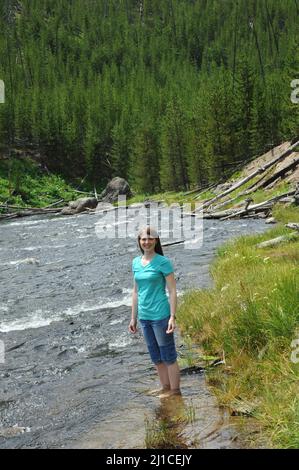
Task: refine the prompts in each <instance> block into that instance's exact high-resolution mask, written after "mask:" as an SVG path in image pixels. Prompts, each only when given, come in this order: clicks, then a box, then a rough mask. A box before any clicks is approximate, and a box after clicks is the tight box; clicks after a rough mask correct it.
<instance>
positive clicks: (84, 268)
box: [0, 213, 265, 448]
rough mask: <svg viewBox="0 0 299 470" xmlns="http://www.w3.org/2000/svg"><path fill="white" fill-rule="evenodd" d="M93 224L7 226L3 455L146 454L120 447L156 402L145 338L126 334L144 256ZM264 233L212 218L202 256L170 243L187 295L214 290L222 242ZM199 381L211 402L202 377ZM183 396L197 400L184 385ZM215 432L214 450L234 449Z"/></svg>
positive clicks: (35, 220) (1, 235) (0, 240)
mask: <svg viewBox="0 0 299 470" xmlns="http://www.w3.org/2000/svg"><path fill="white" fill-rule="evenodd" d="M97 217H98V215H97V214H85V213H84V214H80V215H76V216H59V215H52V216H33V217H26V218H20V219H14V220H12V221H6V222H2V223H1V224H0V341H1V342H2V343H1V344H2V346H3V347H4V352H5V357H4V361H2V362H3V363H0V448H31V447H34V448H55V447H58V448H61V447H74V446H76V445H77V446H78V447H92V446H93V445H94V446H97V447H102V448H107V447H109V448H113V447H134V446H137V447H138V446H141V447H142V443H141V444H140V443H138V442H137V441H136V439H135V441H134V439H133V441H132V438H131V440H130V438H129V437H128V436H127V438H126V439H124V432H125V430H126V429H127V428H128V416H132V403H135V404H136V403H137V404H138V403H139V405H138V406H137V408H135V410H134V413H135V415H136V416H137V417H138V415H139V418H140V419H139V421H138V418H136V417H135V418H133V420H134V419H135V420H136V419H137V421H138V422H139V424H140V423H141V424H142V421H143V420H144V414H146V413H147V410H149V409H151V410H152V411H153V410H154V409H155V406H157V404H155V403H156V402H153V401H152V400H153V399H152V398H149V397H148V396H146V395H145V394H144V393H143V390H144V389H146V388H148V387H149V388H150V387H151V385H152V382H153V381H154V380H155V373H154V369H153V367H152V365H151V363H150V360H149V357H148V353H147V351H146V347H145V344H144V341H143V338H142V336H141V333H140V332H138V334H136V335H130V334H129V332H128V323H129V320H130V311H131V308H130V306H131V291H132V279H133V278H132V272H131V263H132V259H133V258H134V257H135V256H138V255H139V254H140V252H139V249H138V246H137V242H136V240H135V239H133V238H115V239H100V238H99V237H98V236H97V234H96V231H95V221H96V219H97ZM264 230H265V223H264V221H262V220H252V219H244V220H238V221H225V222H218V221H213V220H205V221H204V223H203V245H202V247H201V248H200V249H196V250H188V249H185V248H184V245H183V244H177V245H173V246H167V247H165V248H164V254H165V255H166V256H168V257H169V258H170V259H171V261H172V263H173V265H174V268H175V277H176V280H177V289H178V294H179V296H180V295H182V294H183V293H184V292H185V291H186V290H188V289H192V288H205V287H209V286H210V285H211V278H210V275H209V267H210V264H211V261H212V259H213V257H214V256H215V252H216V249H217V247H218V246H220V245H221V244H223V243H224V242H225V241H227V240H229V239H232V238H234V237H236V236H240V235H242V234H251V233H258V232H263V231H264ZM166 241H167V239H164V238H162V239H161V242H162V244H163V242H166ZM179 341H180V340H179V339H178V342H179ZM178 348H180V344H178ZM196 383H197V385H198V387H199V389H200V390H201V393H202V394H205V396H206V398H207V399H210V398H209V396H208V394H207V391H206V389H205V388H204V387H205V386H204V380H203V379H202V378H201V379H197V382H196ZM188 387H189V388H188ZM191 389H192V390H193V392H190V390H191ZM185 390H186V395H187V396H188V394H189V396H190V395H192V393H194V395H196V394H198V391H196V390H194V387H193V385H192V384H190V383H189V382H188V380H187V379H186V381H185ZM187 390H189V392H187ZM182 391H183V395H184V378H182ZM120 416H121V419H120ZM137 421H135V424H136V423H137ZM107 423H110V424H107ZM131 424H132V423H131ZM141 424H140V426H141V427H142V425H141ZM141 434H142V432H141V431H140V433H139V434H138V436H139V439H140V436H141ZM88 436H89V437H88ZM217 436H218V437H217ZM217 436H216V437H215V438H214V440H213V439H212V440H211V441H210V442H211V445H210V447H221V446H223V447H229V444H227V443H223V433H222V434H221V435H220V437H219V432H218V435H217ZM137 440H138V438H137ZM224 440H225V438H224ZM140 442H141V441H140Z"/></svg>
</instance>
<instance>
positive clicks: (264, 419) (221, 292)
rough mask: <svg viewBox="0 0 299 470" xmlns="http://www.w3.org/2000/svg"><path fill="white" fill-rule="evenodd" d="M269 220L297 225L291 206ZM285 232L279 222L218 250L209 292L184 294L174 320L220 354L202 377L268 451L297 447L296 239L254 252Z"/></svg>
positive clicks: (298, 255)
mask: <svg viewBox="0 0 299 470" xmlns="http://www.w3.org/2000/svg"><path fill="white" fill-rule="evenodd" d="M274 216H275V217H276V218H277V220H280V221H281V222H283V223H285V222H296V221H297V222H299V209H298V208H296V207H290V208H285V207H284V208H283V209H282V208H281V207H277V208H275V209H274ZM288 232H290V231H289V230H288V229H286V228H285V227H284V226H283V224H279V225H277V226H275V227H274V228H272V229H270V230H269V231H267V233H264V234H262V235H255V236H248V237H241V238H240V239H238V240H237V241H234V242H231V243H228V244H226V245H225V246H223V247H222V248H221V249H219V251H218V256H217V259H216V261H215V263H214V264H213V266H212V268H211V274H212V278H213V281H214V287H213V288H212V289H207V290H200V291H189V292H188V293H187V294H186V295H185V296H184V297H183V299H182V302H181V304H180V308H179V314H178V321H179V325H180V329H181V331H182V333H183V335H187V336H188V337H190V338H191V339H192V340H193V342H194V343H195V344H198V345H200V347H201V348H202V349H203V351H204V354H209V355H218V356H223V353H224V355H225V359H226V364H225V365H223V366H221V367H218V368H217V369H213V370H212V371H210V372H209V373H208V379H209V383H210V384H211V386H213V387H214V391H215V393H216V394H217V396H218V399H219V402H220V404H222V405H224V406H228V407H229V408H230V409H231V410H232V411H233V410H235V408H236V404H238V405H239V406H240V405H242V404H243V405H244V406H245V408H247V409H249V410H250V414H251V415H252V416H254V417H255V418H257V423H258V424H259V425H260V426H261V428H262V429H263V433H262V434H263V436H266V437H267V440H269V442H270V445H272V446H273V447H291V448H298V447H299V432H298V426H299V396H298V379H299V364H297V363H294V362H292V360H291V354H292V352H293V354H295V353H296V350H295V349H294V345H293V347H292V345H291V343H292V341H293V340H295V339H297V338H298V339H299V269H298V265H299V240H297V241H292V242H289V243H284V244H282V245H279V246H277V247H275V248H264V249H261V248H257V247H256V245H257V243H259V242H261V241H264V240H269V239H272V238H275V237H277V236H279V235H282V234H286V233H288ZM298 343H299V341H298ZM297 356H298V359H299V354H298V355H297ZM297 356H296V354H295V358H296V357H297ZM248 419H250V418H248Z"/></svg>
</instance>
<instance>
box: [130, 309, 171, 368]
mask: <svg viewBox="0 0 299 470" xmlns="http://www.w3.org/2000/svg"><path fill="white" fill-rule="evenodd" d="M169 318H170V317H169V316H168V317H166V318H163V319H162V320H141V319H139V323H140V326H141V329H142V333H143V336H144V339H145V342H146V344H147V348H148V352H149V353H150V356H151V360H152V362H153V363H154V364H159V363H161V362H164V363H165V364H166V365H171V364H173V363H174V362H175V361H176V359H177V352H176V349H175V343H174V335H173V333H168V334H167V333H166V330H167V327H168V322H169Z"/></svg>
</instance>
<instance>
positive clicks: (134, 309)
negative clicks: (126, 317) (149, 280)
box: [129, 280, 138, 333]
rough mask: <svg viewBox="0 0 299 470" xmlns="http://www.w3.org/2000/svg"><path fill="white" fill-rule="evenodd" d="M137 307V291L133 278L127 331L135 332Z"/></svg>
mask: <svg viewBox="0 0 299 470" xmlns="http://www.w3.org/2000/svg"><path fill="white" fill-rule="evenodd" d="M137 309H138V292H137V284H136V281H135V280H134V286H133V293H132V316H131V321H130V324H129V331H130V332H131V333H136V331H137V327H136V325H137Z"/></svg>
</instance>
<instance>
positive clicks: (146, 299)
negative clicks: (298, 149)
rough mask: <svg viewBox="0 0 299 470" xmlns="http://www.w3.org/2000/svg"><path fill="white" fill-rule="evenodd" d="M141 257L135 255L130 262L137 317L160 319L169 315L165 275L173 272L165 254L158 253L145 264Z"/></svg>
mask: <svg viewBox="0 0 299 470" xmlns="http://www.w3.org/2000/svg"><path fill="white" fill-rule="evenodd" d="M141 258H142V256H137V257H136V258H134V259H133V262H132V271H133V274H134V279H135V281H136V284H137V287H138V318H140V319H141V320H162V319H163V318H166V317H168V316H169V315H170V305H169V301H168V297H167V295H166V280H165V276H168V275H169V274H170V273H173V271H174V270H173V266H172V263H171V261H170V260H169V259H168V258H166V256H162V255H159V254H158V253H156V255H155V256H154V257H153V258H152V260H151V261H150V262H149V263H148V264H147V265H146V266H143V265H142V264H141Z"/></svg>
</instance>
